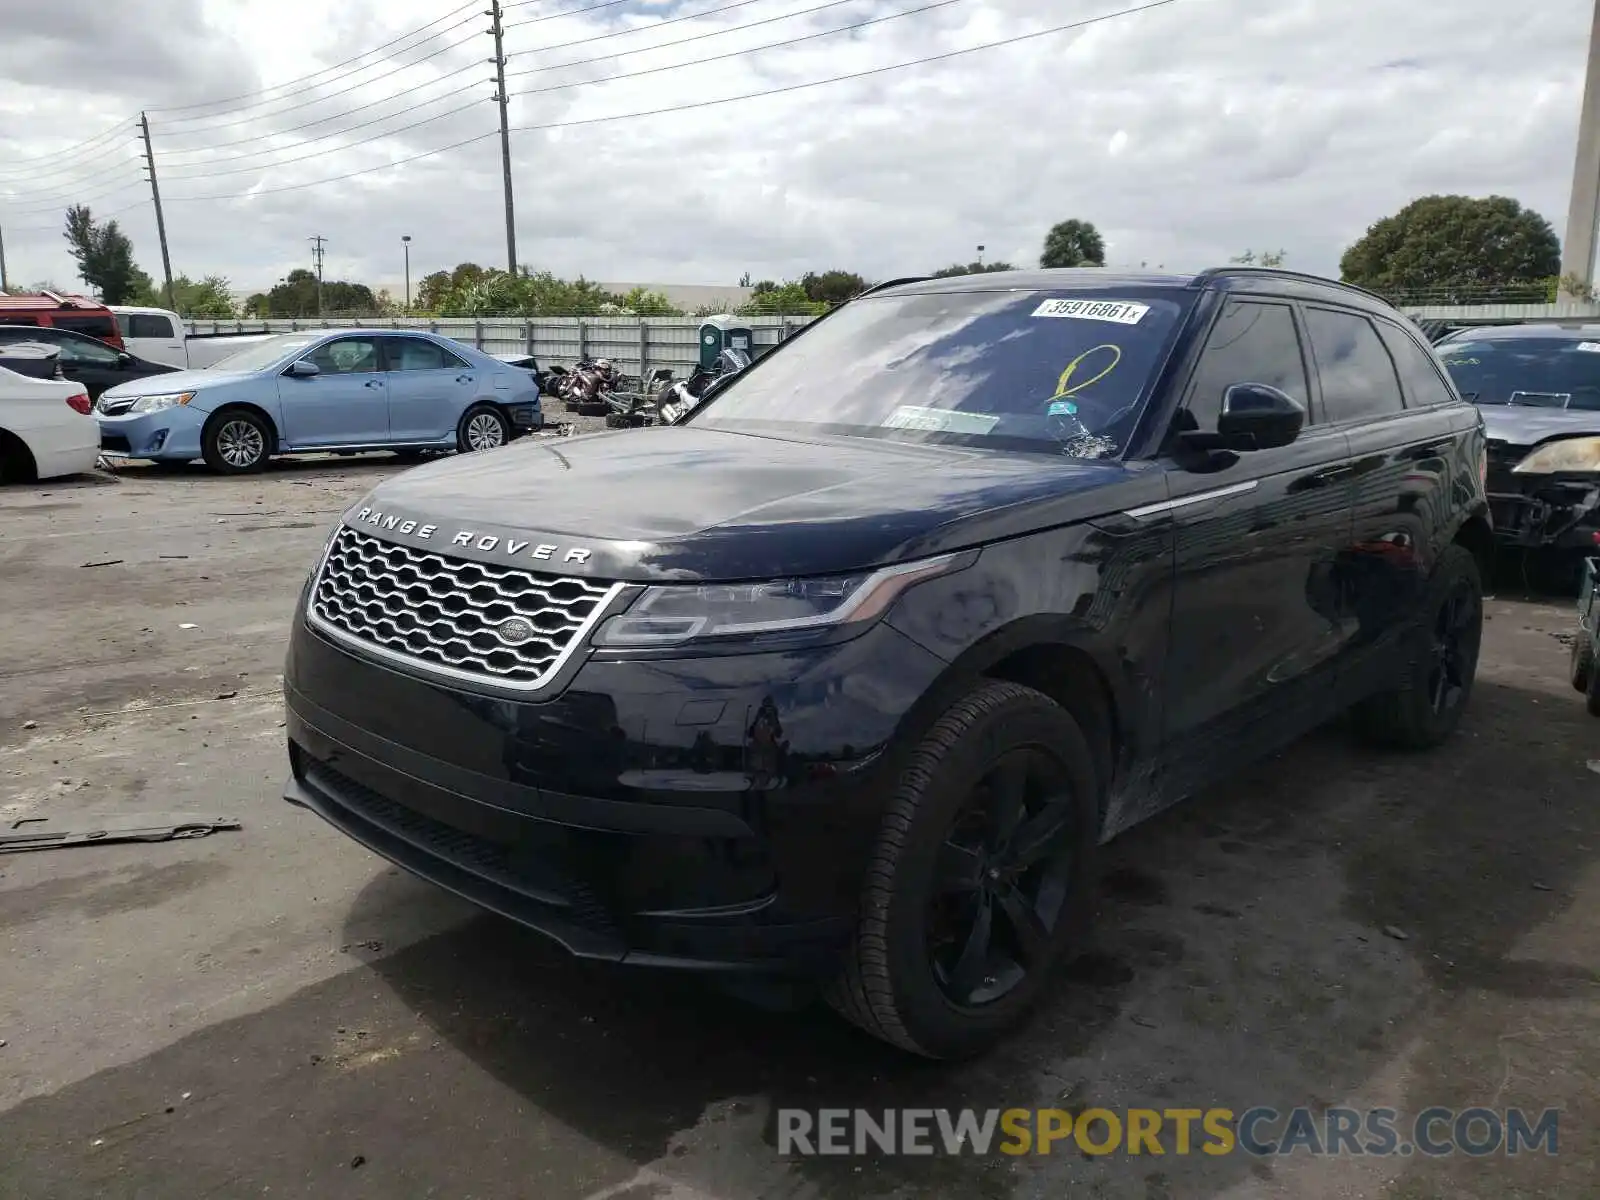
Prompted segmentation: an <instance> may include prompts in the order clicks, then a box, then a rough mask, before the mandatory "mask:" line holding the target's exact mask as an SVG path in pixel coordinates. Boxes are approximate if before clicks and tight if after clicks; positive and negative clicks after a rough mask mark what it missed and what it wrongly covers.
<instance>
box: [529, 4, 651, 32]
mask: <svg viewBox="0 0 1600 1200" xmlns="http://www.w3.org/2000/svg"><path fill="white" fill-rule="evenodd" d="M542 2H543V0H517V3H515V4H502V5H501V6H500V8H501V10H502V11H504V12H509V11H511V10H512V9H513V8H526V7H528V5H530V4H539V3H542ZM632 3H634V0H602V3H600V4H589V5H586V6H585V7H583V8H569V9H566V10H565V11H563V12H558V13H546V14H545V15H544V16H542V17H529V18H528V19H527V20H526V21H513V22H511V24H509V25H507V26H506V28H507V29H521V28H522V27H523V26H524V25H542V24H543V23H544V22H546V21H556V20H559V19H560V18H562V17H576V16H578V15H580V14H582V13H592V12H599V11H600V10H601V9H602V8H615V7H616V6H617V5H619V4H632Z"/></svg>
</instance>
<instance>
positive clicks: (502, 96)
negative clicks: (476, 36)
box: [489, 0, 517, 275]
mask: <svg viewBox="0 0 1600 1200" xmlns="http://www.w3.org/2000/svg"><path fill="white" fill-rule="evenodd" d="M503 15H504V13H503V10H502V9H501V7H500V0H489V16H491V17H493V18H494V24H493V25H492V26H490V28H489V32H490V33H492V34H493V35H494V57H493V58H492V59H490V60H489V61H490V62H492V63H494V81H495V96H494V98H495V101H496V103H498V104H499V105H500V171H501V174H502V175H503V176H504V177H505V186H506V270H508V271H510V272H511V274H513V275H515V274H516V273H517V215H516V205H515V204H514V203H513V202H512V199H511V118H510V112H509V106H510V104H511V97H510V96H508V95H506V54H505V42H504V37H505V24H504V22H503V21H502V20H501V18H502V16H503Z"/></svg>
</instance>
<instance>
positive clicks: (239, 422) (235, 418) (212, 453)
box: [200, 408, 278, 475]
mask: <svg viewBox="0 0 1600 1200" xmlns="http://www.w3.org/2000/svg"><path fill="white" fill-rule="evenodd" d="M277 440H278V435H277V434H276V433H274V432H273V430H272V427H271V426H270V425H269V424H267V421H266V419H265V418H264V417H262V416H260V415H259V414H257V413H253V412H251V411H250V410H249V409H247V408H224V409H222V410H221V411H220V412H215V413H213V414H211V419H210V420H209V421H207V422H206V427H205V430H204V431H203V432H202V433H201V435H200V453H201V454H202V455H203V456H204V458H205V460H206V466H208V467H210V468H211V469H212V470H213V471H216V472H218V473H219V474H223V475H248V474H251V473H253V472H255V471H259V470H261V468H262V467H264V466H266V465H267V459H269V458H271V457H272V451H273V449H274V448H275V447H276V444H277Z"/></svg>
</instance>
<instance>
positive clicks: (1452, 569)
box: [1353, 544, 1483, 750]
mask: <svg viewBox="0 0 1600 1200" xmlns="http://www.w3.org/2000/svg"><path fill="white" fill-rule="evenodd" d="M1422 612H1423V617H1422V621H1421V622H1420V623H1419V624H1418V626H1417V628H1416V629H1415V630H1414V631H1413V633H1412V634H1411V636H1410V640H1409V642H1408V644H1407V646H1406V648H1405V653H1406V662H1405V665H1404V668H1403V671H1404V674H1403V675H1402V682H1401V683H1400V685H1399V686H1398V687H1396V688H1394V689H1393V690H1391V691H1387V692H1381V693H1379V694H1378V695H1376V696H1370V697H1368V698H1367V699H1365V700H1363V701H1361V703H1360V704H1358V705H1357V706H1356V708H1355V711H1354V714H1353V715H1354V718H1355V725H1356V729H1357V730H1358V731H1359V732H1360V733H1361V735H1362V736H1363V737H1364V738H1365V739H1366V740H1367V741H1369V742H1373V743H1375V744H1377V745H1382V746H1388V747H1391V748H1394V749H1398V750H1427V749H1431V748H1432V747H1434V746H1437V745H1439V744H1440V743H1441V742H1443V741H1444V740H1445V739H1446V738H1448V737H1449V736H1450V735H1451V734H1452V733H1454V732H1455V728H1456V726H1457V725H1459V724H1460V723H1461V714H1462V713H1463V712H1464V711H1465V710H1466V707H1467V700H1468V699H1469V698H1470V697H1471V695H1472V684H1473V681H1474V680H1475V679H1476V677H1477V673H1478V649H1479V647H1480V645H1481V644H1482V641H1483V581H1482V578H1481V577H1480V576H1479V574H1478V563H1477V560H1476V559H1475V558H1473V556H1472V553H1471V552H1470V551H1469V550H1467V548H1466V547H1464V546H1459V545H1455V544H1451V545H1449V546H1447V547H1445V551H1444V553H1443V554H1441V555H1440V556H1439V562H1438V565H1437V566H1436V567H1435V568H1434V572H1433V578H1432V579H1431V580H1429V582H1428V592H1427V597H1426V600H1425V601H1424V604H1423V608H1422Z"/></svg>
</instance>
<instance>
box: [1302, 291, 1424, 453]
mask: <svg viewBox="0 0 1600 1200" xmlns="http://www.w3.org/2000/svg"><path fill="white" fill-rule="evenodd" d="M1306 332H1307V333H1308V334H1309V335H1310V337H1311V352H1312V355H1313V356H1314V357H1315V358H1316V360H1317V375H1318V376H1319V377H1320V378H1321V380H1322V419H1323V420H1324V421H1326V422H1328V423H1329V424H1334V425H1337V424H1339V423H1341V422H1344V421H1360V420H1363V419H1366V418H1371V417H1386V416H1388V415H1390V414H1391V413H1397V412H1400V411H1401V410H1402V409H1404V408H1405V401H1404V400H1403V399H1402V398H1401V394H1400V379H1399V377H1398V376H1397V375H1396V374H1395V370H1394V360H1393V359H1391V358H1390V357H1389V352H1388V351H1387V350H1385V349H1384V347H1383V339H1382V338H1380V337H1379V336H1378V331H1377V330H1376V329H1374V328H1373V327H1372V322H1371V321H1369V320H1367V318H1366V317H1363V316H1361V315H1359V314H1357V313H1348V312H1339V311H1337V310H1335V309H1331V308H1307V309H1306Z"/></svg>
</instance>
